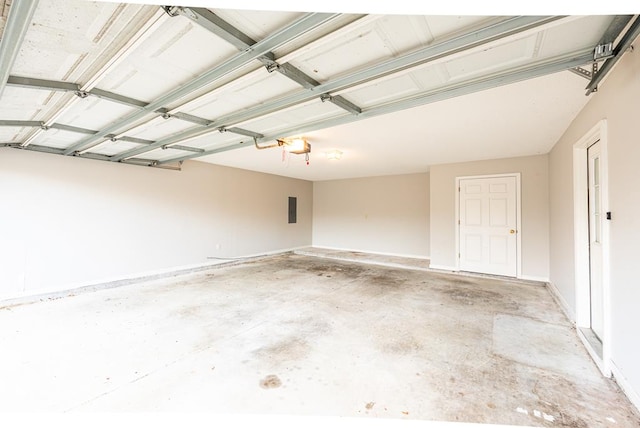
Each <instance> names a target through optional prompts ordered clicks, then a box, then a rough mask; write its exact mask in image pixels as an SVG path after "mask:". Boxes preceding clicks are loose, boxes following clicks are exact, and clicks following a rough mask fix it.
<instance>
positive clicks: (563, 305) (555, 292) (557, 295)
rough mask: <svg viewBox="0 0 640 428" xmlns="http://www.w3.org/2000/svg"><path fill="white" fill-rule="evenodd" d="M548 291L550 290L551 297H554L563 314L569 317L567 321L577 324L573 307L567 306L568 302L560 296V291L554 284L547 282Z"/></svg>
mask: <svg viewBox="0 0 640 428" xmlns="http://www.w3.org/2000/svg"><path fill="white" fill-rule="evenodd" d="M547 289H548V290H549V293H550V294H551V297H553V300H555V301H556V303H557V304H558V306H560V309H562V312H564V315H565V316H566V317H567V319H569V320H570V321H571V322H572V323H574V324H575V322H576V314H575V312H574V311H573V310H572V309H571V307H569V305H568V304H567V301H566V300H565V299H564V297H562V294H560V291H559V290H558V288H557V287H556V286H555V285H554V284H553V282H551V281H547Z"/></svg>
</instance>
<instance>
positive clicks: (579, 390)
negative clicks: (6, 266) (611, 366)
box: [0, 254, 640, 427]
mask: <svg viewBox="0 0 640 428" xmlns="http://www.w3.org/2000/svg"><path fill="white" fill-rule="evenodd" d="M0 352H1V354H0V355H1V358H2V363H3V364H1V365H0V385H1V387H0V412H2V413H3V414H4V412H13V411H18V412H20V411H23V412H29V413H33V412H71V413H74V412H103V411H106V412H172V411H177V412H210V414H220V415H222V414H225V415H229V414H232V415H233V414H235V415H239V417H245V416H251V415H267V416H265V417H268V415H289V416H291V417H303V416H314V417H320V418H321V417H346V418H352V419H350V420H351V421H359V422H362V421H369V422H373V419H375V420H376V421H377V420H381V419H384V420H389V421H395V422H400V421H402V420H414V421H416V420H419V421H454V422H455V421H459V422H469V423H487V424H509V425H518V426H522V425H525V426H554V427H555V426H558V427H595V426H597V427H608V426H610V427H637V426H640V415H639V414H638V412H637V411H636V410H635V409H634V408H633V407H632V405H631V404H630V403H629V401H628V400H627V399H626V397H625V396H624V395H623V394H622V393H621V392H620V391H619V389H618V387H617V385H616V384H615V383H614V382H613V381H611V380H609V379H605V378H603V377H602V376H601V375H600V373H599V371H598V370H597V368H596V366H595V365H594V364H593V362H592V361H591V360H590V359H589V356H588V355H587V353H586V351H585V350H584V348H583V346H582V345H581V343H580V341H579V339H578V338H577V336H576V334H575V331H574V330H573V328H572V326H571V324H570V323H569V322H568V321H567V320H566V318H565V317H564V315H563V314H562V313H561V311H560V309H559V308H558V307H557V305H556V304H555V302H554V300H553V299H552V297H551V295H550V294H549V293H548V291H547V290H546V288H544V287H542V286H536V285H531V284H525V283H519V282H512V281H503V280H497V279H491V278H473V277H468V276H456V275H447V274H442V273H434V272H426V271H424V270H419V269H402V268H400V267H397V266H396V267H386V266H379V265H371V264H362V263H355V262H350V261H341V260H334V259H327V258H319V257H312V256H308V255H300V254H286V255H281V256H274V257H268V258H264V259H258V260H253V261H248V262H246V263H243V264H235V265H231V266H218V267H215V268H212V269H210V270H207V271H202V272H198V273H194V274H191V275H183V276H179V277H175V278H171V279H162V280H154V281H148V282H144V283H139V284H134V285H127V286H123V287H119V288H111V289H106V290H101V291H95V292H90V293H83V294H79V295H75V296H69V297H61V298H58V299H49V300H47V301H42V302H37V303H31V304H22V305H17V306H5V307H2V304H1V303H0ZM85 414H86V413H85ZM323 425H327V424H324V423H323ZM296 426H300V423H299V422H296ZM351 426H353V425H351Z"/></svg>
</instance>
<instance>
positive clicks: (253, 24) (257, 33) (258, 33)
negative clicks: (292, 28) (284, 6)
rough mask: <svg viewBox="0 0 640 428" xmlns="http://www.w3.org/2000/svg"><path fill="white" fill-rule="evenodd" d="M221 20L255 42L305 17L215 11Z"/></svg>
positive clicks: (292, 13)
mask: <svg viewBox="0 0 640 428" xmlns="http://www.w3.org/2000/svg"><path fill="white" fill-rule="evenodd" d="M214 13H215V14H216V15H218V16H219V17H220V18H222V19H224V20H225V21H226V22H228V23H229V24H231V25H233V26H234V27H235V28H237V29H238V30H240V31H242V32H243V33H244V34H246V35H247V36H249V37H251V38H252V39H253V40H255V41H260V40H262V39H264V38H266V37H267V36H269V35H270V34H272V33H274V32H276V31H278V30H279V29H280V28H282V27H284V26H286V25H288V24H290V23H292V22H293V21H295V20H296V19H299V18H301V17H302V16H304V13H301V12H285V11H268V10H263V11H255V10H242V11H240V10H221V9H218V10H215V12H214Z"/></svg>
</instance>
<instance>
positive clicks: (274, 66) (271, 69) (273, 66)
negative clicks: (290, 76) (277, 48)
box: [265, 62, 280, 73]
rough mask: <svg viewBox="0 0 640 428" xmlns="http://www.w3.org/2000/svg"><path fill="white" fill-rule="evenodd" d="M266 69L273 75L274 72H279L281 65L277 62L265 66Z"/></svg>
mask: <svg viewBox="0 0 640 428" xmlns="http://www.w3.org/2000/svg"><path fill="white" fill-rule="evenodd" d="M265 68H266V69H267V71H268V72H269V73H273V72H274V71H277V70H278V69H279V68H280V64H278V63H277V62H272V63H269V64H267V65H265Z"/></svg>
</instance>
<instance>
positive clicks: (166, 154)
mask: <svg viewBox="0 0 640 428" xmlns="http://www.w3.org/2000/svg"><path fill="white" fill-rule="evenodd" d="M186 153H190V152H185V151H182V150H174V149H171V148H168V149H156V150H152V151H150V152H146V153H145V154H143V155H140V156H136V158H139V159H151V160H164V159H171V158H175V157H178V156H182V155H184V154H186Z"/></svg>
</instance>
